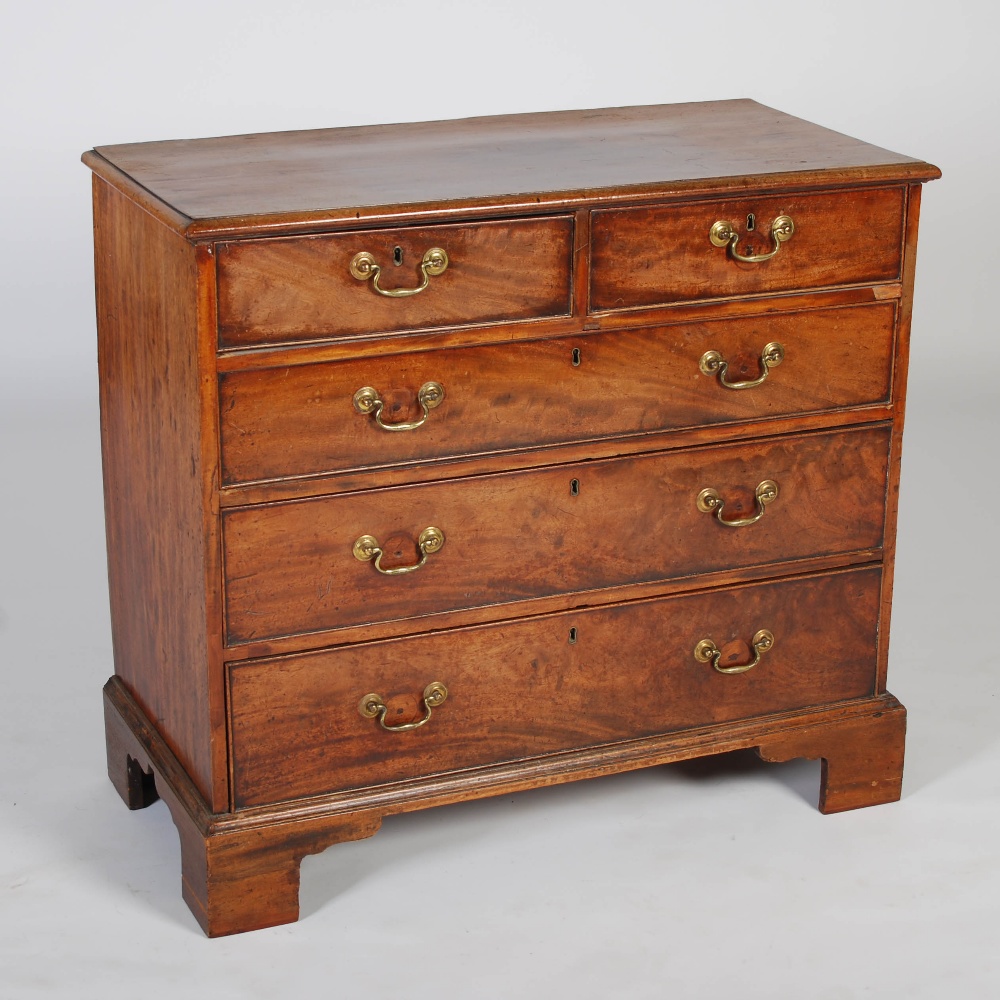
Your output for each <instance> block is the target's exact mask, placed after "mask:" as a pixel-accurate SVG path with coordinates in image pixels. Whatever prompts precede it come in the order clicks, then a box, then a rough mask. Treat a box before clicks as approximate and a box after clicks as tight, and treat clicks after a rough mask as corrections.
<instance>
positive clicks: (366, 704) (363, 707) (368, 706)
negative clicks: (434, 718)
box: [358, 681, 448, 733]
mask: <svg viewBox="0 0 1000 1000" xmlns="http://www.w3.org/2000/svg"><path fill="white" fill-rule="evenodd" d="M447 697H448V689H447V688H446V687H445V686H444V685H443V684H442V683H441V682H440V681H431V683H430V684H428V685H427V687H425V688H424V695H423V699H424V717H423V718H422V719H417V721H416V722H404V723H402V724H401V725H399V726H387V725H386V724H385V713H386V712H387V711H388V710H389V706H388V705H386V703H385V702H384V701H383V700H382V696H381V695H377V694H366V695H365V696H364V698H362V699H361V701H360V702H359V703H358V712H359V713H360V714H361V716H362V718H365V719H374V718H375V717H376V716H378V721H379V725H380V726H381V727H382V728H383V729H385V730H387V731H388V732H390V733H407V732H409V731H410V730H411V729H419V728H420V727H421V726H425V725H427V723H428V722H430V719H431V713H432V711H433V710H434V709H435V708H437V707H438V706H439V705H443V704H444V703H445V699H446V698H447Z"/></svg>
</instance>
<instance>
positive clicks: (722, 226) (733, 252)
mask: <svg viewBox="0 0 1000 1000" xmlns="http://www.w3.org/2000/svg"><path fill="white" fill-rule="evenodd" d="M794 235H795V223H794V222H792V219H791V216H789V215H779V216H778V217H777V218H776V219H775V220H774V222H772V223H771V239H772V240H774V249H773V250H772V251H771V252H770V253H755V254H749V255H747V256H744V255H743V254H741V253H740V252H739V251H738V250H737V249H736V244H737V243H739V241H740V234H739V233H738V232H737V231H736V224H735V223H733V222H723V221H722V220H721V219H720V220H719V221H718V222H716V223H715V224H714V225H713V226H712V228H711V229H710V230H709V231H708V238H709V239H710V240H711V241H712V245H713V246H717V247H729V255H730V257H732V258H733V260H741V261H743V263H744V264H759V263H760V262H761V261H762V260H770V259H771V258H772V257H773V256H774V255H775V254H776V253H777V252H778V251H779V250H780V249H781V244H782V243H784V242H785V240H790V239H791V238H792V237H793V236H794Z"/></svg>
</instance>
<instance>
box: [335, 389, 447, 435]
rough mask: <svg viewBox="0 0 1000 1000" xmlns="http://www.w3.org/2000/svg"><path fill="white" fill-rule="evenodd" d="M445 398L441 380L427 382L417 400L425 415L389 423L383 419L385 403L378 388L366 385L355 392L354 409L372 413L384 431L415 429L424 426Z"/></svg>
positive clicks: (419, 390)
mask: <svg viewBox="0 0 1000 1000" xmlns="http://www.w3.org/2000/svg"><path fill="white" fill-rule="evenodd" d="M443 399H444V386H443V385H441V384H440V383H439V382H425V383H424V384H423V385H422V386H421V387H420V388H419V389H418V390H417V402H418V403H419V404H420V408H421V409H422V410H423V411H424V414H423V416H422V417H421V418H420V419H419V420H410V421H408V422H407V423H400V424H387V423H385V421H383V419H382V409H383V407H384V406H385V404H384V403H383V401H382V397H381V396H380V395H379V392H378V389H373V388H372V387H371V386H370V385H364V386H362V387H361V388H360V389H358V391H357V392H356V393H355V394H354V409H356V410H357V411H358V413H363V414H365V415H366V416H367V415H368V414H372V415H373V416H374V417H375V423H377V424H378V425H379V427H381V428H382V430H384V431H415V430H416V429H417V428H418V427H423V425H424V423H425V422H426V421H427V417H428V415H429V414H430V411H431V410H433V409H434V407H436V406H440V405H441V401H442V400H443Z"/></svg>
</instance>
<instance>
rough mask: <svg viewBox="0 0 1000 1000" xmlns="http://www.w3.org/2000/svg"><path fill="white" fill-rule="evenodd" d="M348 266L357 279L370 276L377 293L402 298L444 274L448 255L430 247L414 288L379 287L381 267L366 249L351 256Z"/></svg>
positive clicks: (417, 293)
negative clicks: (421, 278)
mask: <svg viewBox="0 0 1000 1000" xmlns="http://www.w3.org/2000/svg"><path fill="white" fill-rule="evenodd" d="M350 268H351V274H352V275H353V276H354V277H355V278H357V279H358V281H367V280H368V279H369V278H371V279H372V288H374V289H375V291H376V292H378V293H379V295H385V296H386V297H387V298H390V299H402V298H405V297H406V296H407V295H419V294H420V293H421V292H422V291H424V290H425V289H426V288H427V286H428V285H429V284H430V283H431V278H432V277H437V276H438V275H439V274H444V272H445V271H446V270H447V269H448V255H447V254H446V253H445V252H444V250H442V249H441V248H440V247H431V249H430V250H428V251H427V253H425V254H424V259H423V260H422V261H421V262H420V273H421V274H422V275H423V281H422V282H421V283H420V284H419V285H417V287H416V288H379V284H378V276H379V275H380V274H381V273H382V268H381V267H380V266H379V265H378V264H376V263H375V258H374V257H373V256H372V255H371V254H370V253H368V251H367V250H362V251H361V253H356V254H355V255H354V256H353V257H352V258H351V265H350Z"/></svg>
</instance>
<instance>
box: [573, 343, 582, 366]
mask: <svg viewBox="0 0 1000 1000" xmlns="http://www.w3.org/2000/svg"><path fill="white" fill-rule="evenodd" d="M573 367H574V368H579V367H580V348H579V347H574V348H573Z"/></svg>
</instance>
